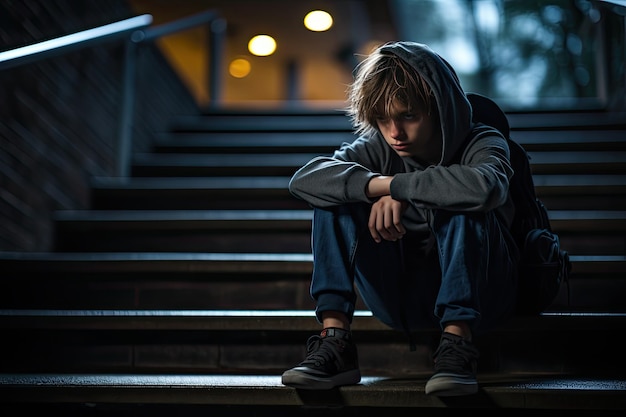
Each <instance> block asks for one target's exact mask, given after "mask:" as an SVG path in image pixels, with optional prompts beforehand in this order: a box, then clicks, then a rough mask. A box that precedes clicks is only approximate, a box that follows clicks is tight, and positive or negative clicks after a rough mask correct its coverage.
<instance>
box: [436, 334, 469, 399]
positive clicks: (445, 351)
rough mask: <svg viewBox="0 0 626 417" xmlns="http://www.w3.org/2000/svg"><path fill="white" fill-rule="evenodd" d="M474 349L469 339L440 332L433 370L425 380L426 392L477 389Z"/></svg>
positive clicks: (460, 392) (442, 394)
mask: <svg viewBox="0 0 626 417" xmlns="http://www.w3.org/2000/svg"><path fill="white" fill-rule="evenodd" d="M477 363H478V349H476V347H475V346H474V345H473V344H472V342H470V341H469V340H465V339H463V338H462V337H461V336H457V335H455V334H452V333H445V332H444V333H443V334H442V335H441V340H440V342H439V347H438V348H437V350H436V351H435V374H434V375H433V376H432V377H431V378H430V379H429V380H428V382H427V383H426V389H425V392H426V394H432V395H436V396H440V397H445V396H453V395H468V394H475V393H476V392H478V382H477V381H476V369H477Z"/></svg>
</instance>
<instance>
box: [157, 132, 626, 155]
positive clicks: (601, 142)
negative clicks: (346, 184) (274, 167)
mask: <svg viewBox="0 0 626 417" xmlns="http://www.w3.org/2000/svg"><path fill="white" fill-rule="evenodd" d="M512 137H513V138H514V139H515V140H516V141H517V142H519V143H520V144H522V145H523V146H524V148H525V149H526V150H528V151H529V152H533V151H584V150H586V151H607V150H610V151H624V150H626V139H624V130H610V129H604V130H529V131H523V130H521V131H515V132H513V133H512ZM590 138H593V140H590ZM354 139H355V136H354V134H353V133H352V132H325V133H323V134H320V133H318V132H298V133H297V134H294V133H292V132H257V133H255V134H254V135H250V133H237V132H221V133H211V132H206V133H204V132H203V133H197V132H189V133H185V132H178V133H173V132H167V133H161V134H159V135H157V137H156V140H155V144H154V152H156V153H193V154H198V153H211V154H220V153H233V152H234V151H236V150H238V149H241V150H242V151H244V150H245V152H250V153H291V152H297V153H318V154H327V153H332V152H333V151H334V150H335V149H337V148H338V147H339V146H340V145H341V144H342V143H343V142H352V141H353V140H354Z"/></svg>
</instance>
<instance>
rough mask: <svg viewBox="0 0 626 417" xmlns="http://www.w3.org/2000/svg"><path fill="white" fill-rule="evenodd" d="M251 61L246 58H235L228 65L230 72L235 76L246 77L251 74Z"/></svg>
mask: <svg viewBox="0 0 626 417" xmlns="http://www.w3.org/2000/svg"><path fill="white" fill-rule="evenodd" d="M250 69H251V66H250V61H248V60H247V59H245V58H237V59H233V60H232V61H231V63H230V65H229V66H228V73H229V74H230V75H232V76H233V77H235V78H244V77H246V76H247V75H248V74H250Z"/></svg>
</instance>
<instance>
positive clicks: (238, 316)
mask: <svg viewBox="0 0 626 417" xmlns="http://www.w3.org/2000/svg"><path fill="white" fill-rule="evenodd" d="M625 324H626V312H616V313H611V312H606V313H599V312H577V311H576V312H545V313H541V314H540V315H537V316H517V317H514V318H513V319H512V320H511V321H510V323H508V324H507V325H506V326H502V327H501V328H498V329H495V330H494V333H504V334H508V333H515V334H518V335H519V334H520V333H531V334H532V333H535V332H537V331H540V332H542V331H550V332H554V333H561V334H568V333H570V332H572V331H585V332H592V333H603V332H607V331H611V329H615V328H620V327H623V326H624V325H625ZM0 328H3V329H20V330H25V329H31V330H36V329H73V330H90V329H109V330H154V329H159V330H200V331H224V332H230V333H232V334H233V335H236V334H238V333H240V332H242V331H264V332H265V331H278V332H291V331H293V332H299V331H302V332H316V331H319V330H320V324H319V323H318V322H317V321H316V319H315V314H314V313H313V312H312V311H308V310H307V311H303V310H85V309H80V310H56V309H0ZM352 330H353V331H354V332H355V333H361V332H394V333H396V332H398V333H399V334H400V335H402V332H399V331H396V330H393V329H391V328H389V327H388V326H387V325H385V324H383V323H382V322H380V321H379V320H378V319H376V318H375V317H373V316H372V314H371V313H370V312H369V311H366V310H357V311H356V312H355V318H354V323H353V325H352ZM438 331H439V330H438V329H437V328H436V327H435V326H428V327H424V328H422V329H420V330H417V331H415V332H416V333H419V332H426V333H438Z"/></svg>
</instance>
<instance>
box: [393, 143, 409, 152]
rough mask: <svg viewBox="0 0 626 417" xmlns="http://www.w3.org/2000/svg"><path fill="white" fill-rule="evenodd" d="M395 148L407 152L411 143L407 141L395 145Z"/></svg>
mask: <svg viewBox="0 0 626 417" xmlns="http://www.w3.org/2000/svg"><path fill="white" fill-rule="evenodd" d="M393 149H395V150H396V151H398V152H406V150H407V149H409V145H407V144H405V143H402V144H398V145H393Z"/></svg>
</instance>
